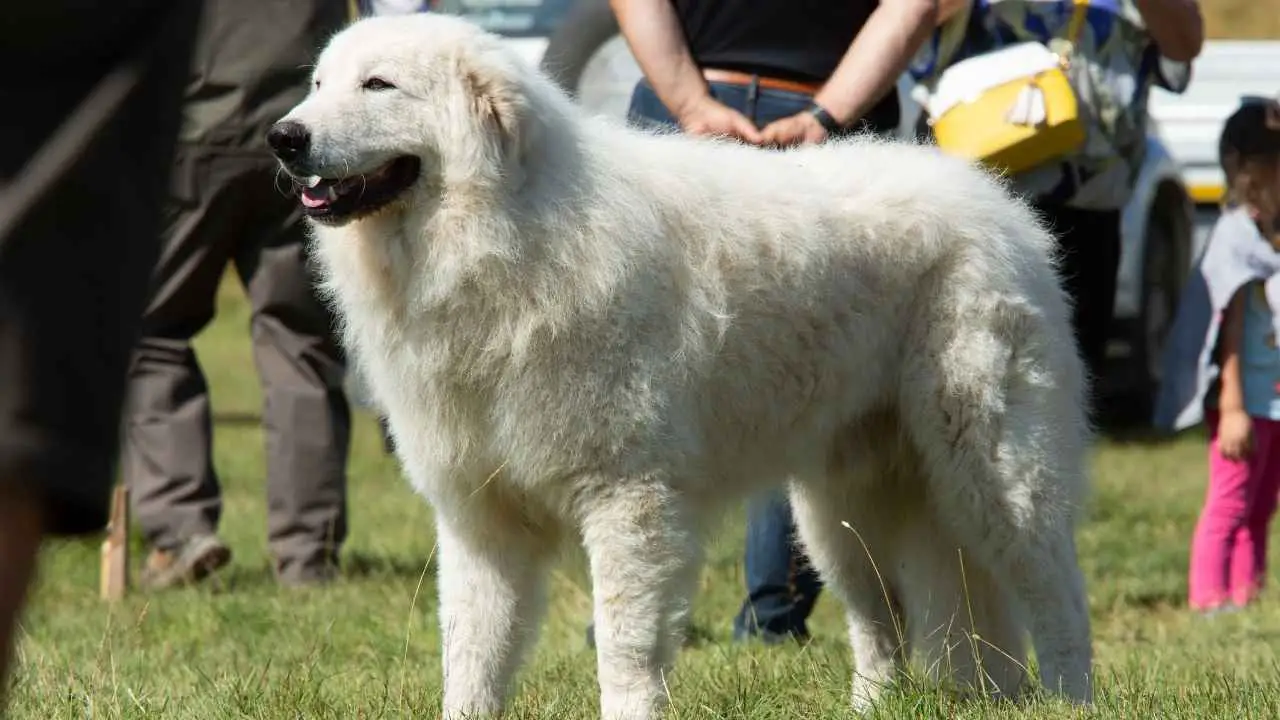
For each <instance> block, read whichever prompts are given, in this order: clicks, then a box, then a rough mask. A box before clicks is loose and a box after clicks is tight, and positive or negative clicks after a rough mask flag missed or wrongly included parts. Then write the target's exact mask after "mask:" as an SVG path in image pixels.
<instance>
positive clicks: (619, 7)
mask: <svg viewBox="0 0 1280 720" xmlns="http://www.w3.org/2000/svg"><path fill="white" fill-rule="evenodd" d="M609 6H610V7H612V8H613V14H614V15H615V16H617V18H618V29H619V30H620V31H621V32H622V37H623V38H624V39H626V41H627V45H628V46H630V47H631V54H632V55H634V56H635V58H636V63H637V64H639V65H640V70H641V71H642V72H643V73H644V76H645V78H647V79H648V80H649V84H651V85H653V90H654V92H655V93H657V94H658V99H660V100H662V103H663V104H664V105H666V106H667V107H668V108H670V109H671V112H672V113H674V114H675V115H677V116H679V115H680V114H681V113H682V112H683V111H685V109H686V108H689V107H691V106H692V105H693V104H694V103H696V102H697V101H698V100H699V99H701V98H702V97H705V96H706V95H707V89H706V84H705V82H704V81H703V79H702V73H701V71H699V70H698V66H697V65H696V64H695V63H694V62H693V56H692V55H691V54H690V53H689V46H688V45H687V44H685V40H684V34H683V32H682V31H681V29H680V19H679V18H678V17H677V16H676V12H675V9H674V8H672V6H671V3H670V2H669V0H609Z"/></svg>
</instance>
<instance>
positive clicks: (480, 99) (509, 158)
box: [461, 59, 526, 163]
mask: <svg viewBox="0 0 1280 720" xmlns="http://www.w3.org/2000/svg"><path fill="white" fill-rule="evenodd" d="M461 64H462V77H463V78H464V81H465V82H466V83H467V89H468V91H469V93H470V97H471V102H472V108H473V110H474V112H475V113H476V116H477V117H479V118H481V119H482V121H483V122H485V123H486V124H487V125H489V129H490V130H491V132H492V136H493V137H494V138H495V139H496V140H497V142H498V145H499V148H498V150H499V151H500V152H501V154H502V157H503V160H504V161H506V162H508V163H510V162H519V160H520V152H521V147H522V141H523V139H524V138H523V137H522V135H523V132H522V127H523V125H524V117H525V114H526V108H525V100H524V95H523V94H522V93H521V92H520V90H519V88H517V87H516V86H515V85H514V84H513V82H512V81H511V79H509V78H507V77H505V76H503V75H502V74H501V73H498V72H494V71H493V70H490V69H488V68H485V67H484V66H482V65H478V64H476V63H473V62H467V61H466V59H463V60H462V62H461Z"/></svg>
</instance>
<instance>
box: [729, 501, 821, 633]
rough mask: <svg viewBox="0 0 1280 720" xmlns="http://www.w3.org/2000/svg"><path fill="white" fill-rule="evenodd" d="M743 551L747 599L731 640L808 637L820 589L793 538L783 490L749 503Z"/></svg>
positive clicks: (739, 612) (794, 534)
mask: <svg viewBox="0 0 1280 720" xmlns="http://www.w3.org/2000/svg"><path fill="white" fill-rule="evenodd" d="M744 550H745V552H744V557H743V566H744V571H745V573H746V583H747V598H746V600H745V601H744V602H743V603H742V607H741V609H740V610H739V611H738V615H737V616H736V617H735V618H734V621H733V636H734V639H736V640H743V639H746V638H748V637H752V636H759V637H760V638H761V639H762V640H764V641H765V642H770V643H772V642H778V641H780V640H783V639H786V638H787V637H788V636H792V637H795V638H798V639H804V638H807V637H808V635H809V629H808V626H807V620H808V618H809V613H810V612H812V611H813V606H814V603H815V602H816V601H817V598H818V594H819V593H820V592H821V590H822V584H821V582H820V581H819V579H818V575H817V573H816V572H815V571H814V570H813V568H812V567H811V566H810V564H809V561H808V558H807V557H806V556H805V554H804V550H803V548H802V546H801V543H800V540H799V538H798V537H797V535H796V527H795V521H794V519H793V518H792V513H791V503H790V501H789V500H788V498H787V495H786V493H785V492H784V491H782V490H777V491H773V492H768V493H763V494H761V495H759V496H757V497H755V498H753V499H752V501H751V502H750V503H749V504H748V506H747V537H746V547H745V548H744Z"/></svg>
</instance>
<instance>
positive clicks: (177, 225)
mask: <svg viewBox="0 0 1280 720" xmlns="http://www.w3.org/2000/svg"><path fill="white" fill-rule="evenodd" d="M347 20H348V15H347V8H346V7H345V5H344V4H343V3H336V2H334V3H318V2H311V1H310V0H209V2H207V3H206V6H205V14H204V17H203V19H202V25H201V33H200V38H199V42H198V44H197V47H196V53H195V60H194V63H193V65H192V75H191V79H190V82H189V84H188V86H187V95H186V101H185V104H184V106H183V125H182V132H181V135H180V138H179V140H180V142H179V147H178V151H177V154H176V161H175V164H174V168H173V173H174V174H173V182H172V187H171V195H170V200H169V204H168V213H167V217H166V219H165V230H164V234H163V250H162V252H161V256H160V262H159V264H158V266H157V267H156V270H155V275H154V277H153V285H152V288H153V291H152V295H151V299H150V303H149V305H148V306H147V308H146V311H145V313H144V316H143V328H142V338H141V341H140V342H139V344H138V347H137V351H136V354H135V359H134V362H133V365H132V367H131V368H130V371H129V384H128V401H127V405H126V410H125V417H124V422H125V440H124V450H123V458H122V466H123V467H122V470H123V474H124V477H125V481H126V482H127V483H128V486H129V488H130V491H131V492H130V497H131V502H132V503H133V507H134V512H135V515H136V517H137V520H138V524H139V525H140V526H141V528H142V530H143V532H144V534H145V537H146V539H147V541H148V543H149V545H150V546H151V548H152V549H151V552H150V554H149V555H148V557H147V561H146V566H145V567H144V569H143V573H142V576H141V579H140V581H141V584H142V585H143V586H146V587H150V588H153V589H156V588H165V587H169V586H173V585H176V584H180V583H183V582H190V581H196V580H199V579H201V578H203V577H204V576H205V575H207V574H208V573H209V572H211V571H213V570H216V569H218V568H220V567H222V566H223V565H225V564H226V563H227V562H229V560H230V557H231V550H230V548H228V547H227V545H226V544H225V543H223V542H222V540H221V539H219V538H218V536H217V534H216V529H217V525H218V522H219V520H220V516H221V510H222V500H221V496H220V490H219V487H218V480H217V477H216V474H215V472H214V468H213V461H212V452H211V447H210V446H211V442H212V420H211V417H210V406H209V392H208V387H207V385H206V383H205V378H204V374H203V373H202V372H201V369H200V366H199V364H198V363H197V361H196V356H195V353H194V352H193V350H192V346H191V341H192V338H193V337H194V336H195V335H196V334H197V333H199V332H200V331H201V330H202V329H203V328H204V327H205V326H206V325H207V324H208V323H209V321H210V320H212V319H213V314H214V304H215V298H216V295H217V291H218V285H219V284H220V282H221V281H222V278H223V272H224V270H225V269H226V267H227V264H228V262H230V263H232V264H233V265H234V267H235V269H236V272H237V274H238V275H239V277H240V280H241V282H243V283H244V286H245V289H246V293H247V295H248V297H249V301H250V303H251V305H252V307H253V314H252V318H251V321H250V333H251V337H252V339H253V352H254V360H255V363H256V366H257V370H258V374H259V376H260V378H261V382H262V389H263V395H264V396H265V397H264V399H265V403H264V409H263V428H264V432H265V435H266V446H267V447H266V450H267V453H266V454H267V508H268V527H267V534H268V541H269V543H270V548H271V552H272V555H273V556H274V559H275V570H276V575H277V578H278V579H279V580H280V582H281V583H284V584H287V585H300V584H311V583H315V582H321V581H324V580H327V579H329V578H330V577H332V575H333V574H334V571H335V569H336V566H337V560H338V552H339V548H340V546H341V545H342V543H343V541H344V540H345V537H346V531H347V517H346V463H347V452H348V448H349V442H350V433H351V417H350V408H349V406H348V401H347V397H346V394H345V391H344V388H343V379H344V375H345V361H344V358H343V355H342V352H341V350H340V348H339V346H338V343H337V340H336V338H335V337H334V334H333V329H334V327H333V326H334V321H333V318H332V317H331V315H330V314H329V311H328V308H327V307H326V306H325V305H323V304H322V303H321V301H320V300H319V299H317V297H316V295H315V292H314V289H313V285H314V281H313V277H312V275H311V273H310V270H309V268H308V266H307V260H306V252H305V243H306V234H305V228H304V225H303V224H302V222H301V213H300V211H299V209H298V207H297V203H296V201H295V200H294V199H293V198H292V197H289V196H288V195H286V194H285V193H284V192H282V191H281V190H279V189H278V188H277V186H276V184H275V175H276V171H277V163H276V161H275V159H274V158H273V157H272V155H271V153H270V151H269V150H268V148H267V145H266V134H267V130H268V128H269V127H270V126H271V124H272V123H273V122H275V120H276V119H277V118H279V117H280V116H282V115H284V114H285V113H286V112H288V110H289V109H290V108H292V107H293V106H294V105H296V104H297V103H298V102H300V101H301V100H302V98H303V97H304V96H305V95H306V93H307V89H308V84H309V72H310V70H309V68H310V64H311V62H312V61H313V60H314V58H315V54H316V53H317V52H318V50H319V48H320V46H321V45H322V44H323V43H324V41H325V40H327V39H328V37H329V35H330V34H332V33H333V32H335V31H337V30H338V29H340V28H341V27H342V26H343V25H344V24H345V23H346V22H347Z"/></svg>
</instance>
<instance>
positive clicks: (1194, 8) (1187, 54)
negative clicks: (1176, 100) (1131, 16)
mask: <svg viewBox="0 0 1280 720" xmlns="http://www.w3.org/2000/svg"><path fill="white" fill-rule="evenodd" d="M1135 4H1136V5H1137V7H1138V12H1140V13H1142V19H1143V21H1145V22H1146V24H1147V32H1149V33H1150V34H1151V39H1152V40H1154V41H1155V43H1156V46H1157V47H1159V48H1160V54H1161V55H1164V56H1165V57H1167V58H1169V59H1170V60H1174V61H1177V62H1191V61H1192V60H1194V59H1196V57H1197V56H1198V55H1200V50H1201V49H1202V48H1203V47H1204V17H1203V16H1202V15H1201V14H1200V3H1199V2H1198V1H1197V0H1135Z"/></svg>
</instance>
